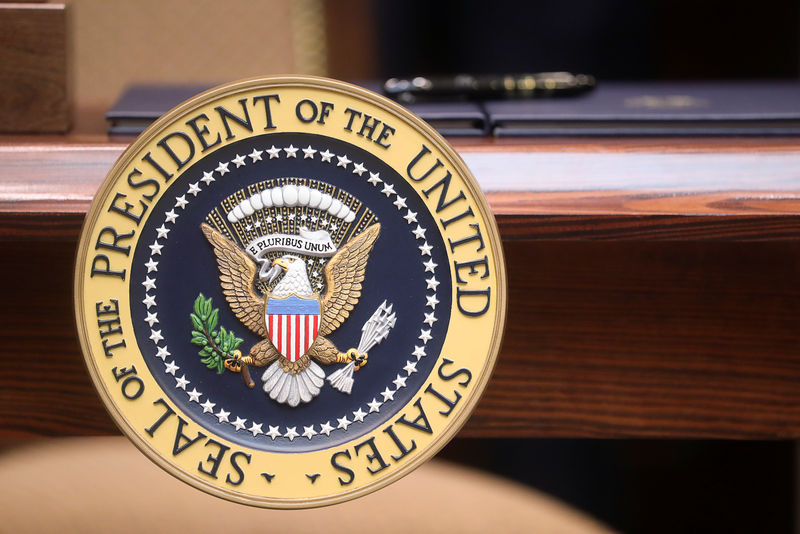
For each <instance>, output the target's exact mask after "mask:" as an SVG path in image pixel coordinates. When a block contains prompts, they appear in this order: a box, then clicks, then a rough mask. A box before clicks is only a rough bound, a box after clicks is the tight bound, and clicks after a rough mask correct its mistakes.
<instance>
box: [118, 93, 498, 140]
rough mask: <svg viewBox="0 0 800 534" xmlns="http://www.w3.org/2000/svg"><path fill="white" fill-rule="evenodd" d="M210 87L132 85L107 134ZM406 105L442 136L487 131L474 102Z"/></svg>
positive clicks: (127, 131) (134, 130)
mask: <svg viewBox="0 0 800 534" xmlns="http://www.w3.org/2000/svg"><path fill="white" fill-rule="evenodd" d="M210 87H211V86H208V85H203V86H193V85H188V86H174V85H173V86H159V85H134V86H131V87H129V88H128V89H127V90H126V91H125V92H124V93H123V94H122V96H120V98H119V100H117V102H116V103H115V104H114V106H113V107H112V108H111V109H110V110H108V112H107V113H106V120H108V121H109V123H110V125H109V128H108V133H109V134H116V135H139V134H140V133H142V132H143V131H144V129H145V128H147V127H148V126H150V124H152V123H153V122H154V121H155V120H156V119H158V118H159V117H160V116H161V115H163V114H164V113H166V112H167V111H169V110H170V109H172V108H173V107H175V106H177V105H178V104H180V103H181V102H183V101H184V100H187V99H188V98H191V97H192V96H194V95H196V94H199V93H201V92H203V91H205V90H207V89H209V88H210ZM368 88H371V87H369V86H368ZM378 88H379V86H378ZM373 89H374V88H373ZM406 107H407V108H408V109H409V110H411V111H412V112H413V113H415V114H417V115H418V116H419V117H420V118H422V119H423V120H424V121H426V122H427V123H428V124H430V125H431V126H433V127H434V128H436V130H437V131H438V132H439V133H441V134H442V135H447V136H475V135H486V134H487V132H488V121H487V120H486V115H485V113H484V112H483V109H482V108H481V107H480V105H478V104H477V103H475V102H431V103H420V104H411V105H408V106H406Z"/></svg>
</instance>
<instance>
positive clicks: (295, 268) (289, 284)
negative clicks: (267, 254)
mask: <svg viewBox="0 0 800 534" xmlns="http://www.w3.org/2000/svg"><path fill="white" fill-rule="evenodd" d="M282 273H283V278H282V279H281V280H280V281H279V282H278V285H276V286H275V288H274V289H273V290H272V291H271V294H272V295H273V296H275V297H286V296H289V295H291V294H295V295H297V296H298V297H310V296H312V295H313V291H311V283H310V282H309V281H308V273H307V271H306V262H305V261H303V260H302V259H301V258H298V257H297V256H290V255H285V256H281V257H280V258H276V259H275V260H273V262H272V268H271V269H270V270H269V272H268V273H267V277H268V280H267V282H268V283H272V282H273V281H274V280H275V279H276V278H278V276H280V275H281V274H282Z"/></svg>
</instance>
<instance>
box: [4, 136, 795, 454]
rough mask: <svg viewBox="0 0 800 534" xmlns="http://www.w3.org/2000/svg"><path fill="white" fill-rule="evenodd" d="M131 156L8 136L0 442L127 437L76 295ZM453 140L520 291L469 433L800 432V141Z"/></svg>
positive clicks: (97, 145) (75, 139) (84, 139)
mask: <svg viewBox="0 0 800 534" xmlns="http://www.w3.org/2000/svg"><path fill="white" fill-rule="evenodd" d="M126 144H127V143H126V142H125V141H113V140H111V141H110V140H108V139H107V138H106V137H104V136H75V135H73V136H29V137H21V136H14V137H0V239H1V240H2V241H0V255H2V262H1V264H0V285H1V286H0V287H2V291H3V295H4V298H3V306H2V308H1V309H0V362H2V368H0V438H23V437H34V436H55V435H76V434H89V435H93V434H106V433H115V432H117V431H116V428H115V427H114V425H113V423H112V422H111V419H110V418H109V417H108V416H107V415H106V413H105V411H104V409H103V408H102V406H101V404H100V401H99V399H98V398H97V396H96V394H95V392H94V390H93V387H92V385H91V383H90V380H89V376H88V373H87V372H86V370H85V369H84V363H83V357H82V356H81V354H80V351H79V348H78V343H77V340H76V334H75V331H74V325H73V317H72V295H71V293H72V290H71V287H72V269H73V265H72V263H73V257H74V251H75V248H76V244H77V238H78V234H79V231H80V225H81V222H82V220H83V217H84V214H85V212H86V210H87V208H88V205H89V202H90V200H91V197H92V196H93V194H94V192H95V190H96V189H97V187H98V185H99V184H100V182H101V181H102V179H103V178H104V176H105V174H106V172H107V171H108V169H109V168H110V167H111V165H112V164H113V162H114V160H115V159H116V158H117V156H118V155H119V154H120V153H121V152H122V150H123V149H124V148H125V146H126ZM455 145H456V147H457V149H458V150H459V152H460V153H461V154H462V156H463V157H464V158H465V159H466V161H467V163H468V164H469V165H470V167H471V168H472V169H473V172H474V174H475V175H476V177H477V178H478V181H479V182H480V184H481V186H482V188H483V189H484V191H486V193H487V196H488V198H489V202H490V204H491V206H492V209H493V210H494V212H495V214H496V215H497V217H498V222H499V224H500V229H501V233H502V236H503V241H504V246H505V252H506V255H507V261H508V270H509V288H510V295H509V303H510V304H509V315H508V328H507V331H506V337H505V343H504V346H503V349H502V352H501V355H500V360H499V363H498V366H497V368H496V371H495V374H494V376H493V378H492V381H491V383H490V385H489V388H488V390H487V391H486V394H485V395H484V397H483V399H482V401H481V402H480V404H479V406H478V409H477V411H476V412H475V414H474V416H473V417H472V419H471V420H470V422H469V424H468V425H467V427H466V428H465V429H464V431H463V433H462V435H464V436H483V437H496V436H519V437H555V436H562V437H602V438H617V437H670V438H677V437H686V438H746V439H751V438H767V439H773V438H797V437H800V328H798V326H799V325H798V319H800V317H799V316H800V283H798V282H800V276H798V275H799V274H800V240H799V238H800V139H784V138H769V139H744V138H741V139H737V138H731V139H690V140H687V139H651V140H646V139H630V140H620V139H601V140H597V139H594V140H574V139H552V140H548V139H517V140H493V139H474V140H473V139H470V140H456V141H455Z"/></svg>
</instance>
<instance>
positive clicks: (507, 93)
mask: <svg viewBox="0 0 800 534" xmlns="http://www.w3.org/2000/svg"><path fill="white" fill-rule="evenodd" d="M595 83H596V82H595V79H594V76H592V75H590V74H572V73H569V72H538V73H532V74H505V75H480V76H473V75H470V74H458V75H455V76H434V77H425V76H417V77H414V78H390V79H388V80H386V82H385V83H384V84H383V91H384V94H385V95H386V96H389V97H390V98H394V99H395V100H398V101H400V102H404V103H413V102H418V101H425V100H493V99H504V98H541V97H554V96H568V95H574V94H578V93H582V92H584V91H588V90H590V89H592V88H593V87H594V86H595Z"/></svg>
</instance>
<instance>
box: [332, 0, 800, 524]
mask: <svg viewBox="0 0 800 534" xmlns="http://www.w3.org/2000/svg"><path fill="white" fill-rule="evenodd" d="M335 4H336V5H337V6H339V8H341V6H342V4H339V3H335ZM345 4H348V5H349V6H350V8H348V9H344V10H337V11H338V14H337V13H330V11H329V13H330V16H329V17H328V18H329V20H328V28H329V29H330V34H331V35H330V36H329V46H330V47H331V50H330V53H329V56H328V57H329V69H330V71H331V74H332V75H333V76H336V77H340V78H346V79H363V78H369V77H372V78H376V77H377V78H387V77H391V76H413V75H419V74H422V75H431V74H456V73H462V72H463V73H520V72H538V71H554V70H567V71H573V72H582V73H589V74H594V75H595V76H596V77H597V78H598V80H599V81H600V83H602V80H654V81H656V80H726V79H729V80H741V79H796V78H797V77H798V68H799V67H800V3H798V2H796V1H795V2H793V1H789V0H762V1H760V2H726V1H720V0H712V1H704V0H671V1H670V0H651V1H637V0H561V1H559V0H544V1H531V2H514V1H510V0H492V1H489V2H485V1H475V0H468V1H438V2H434V1H429V0H428V1H425V0H410V1H404V2H397V1H377V2H366V1H356V0H348V1H347V2H345ZM329 10H330V8H329ZM345 13H348V14H347V15H346V16H345ZM337 20H338V22H337ZM511 320H513V318H511ZM440 457H443V458H445V459H449V460H452V461H457V462H460V463H464V464H468V465H473V466H476V467H481V468H484V469H487V470H490V471H493V472H496V473H500V474H502V475H505V476H508V477H510V478H513V479H516V480H518V481H520V482H523V483H526V484H529V485H532V486H534V487H536V488H538V489H540V490H543V491H545V492H548V493H550V494H551V495H553V496H556V497H558V498H561V499H563V500H565V501H566V502H569V503H571V504H573V505H575V506H576V507H578V508H580V509H582V510H585V511H587V512H589V513H591V514H592V515H594V516H595V517H597V518H598V519H601V520H603V521H605V522H606V523H607V524H609V525H610V526H612V527H614V528H616V529H619V530H620V531H623V532H630V533H650V534H653V533H665V534H666V533H670V534H672V533H676V532H726V533H737V532H742V533H755V532H758V533H762V532H763V533H791V532H795V531H796V530H795V529H796V526H795V517H794V515H795V508H796V506H795V503H796V499H797V497H796V495H797V494H796V488H795V443H794V442H791V441H772V442H755V441H748V442H745V441H706V440H695V441H688V440H581V439H504V440H498V439H457V440H455V441H453V442H452V443H451V444H450V445H448V446H447V447H446V448H445V450H444V451H443V452H442V453H441V455H440ZM532 530H535V529H534V528H533V526H532Z"/></svg>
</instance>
